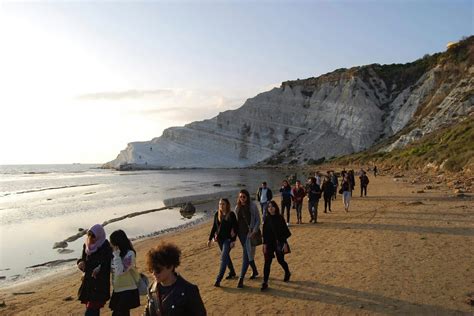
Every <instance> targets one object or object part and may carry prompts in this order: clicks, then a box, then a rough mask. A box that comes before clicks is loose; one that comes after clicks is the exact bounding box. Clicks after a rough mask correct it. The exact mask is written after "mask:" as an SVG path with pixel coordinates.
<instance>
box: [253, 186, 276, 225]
mask: <svg viewBox="0 0 474 316" xmlns="http://www.w3.org/2000/svg"><path fill="white" fill-rule="evenodd" d="M272 198H273V194H272V190H270V188H269V187H267V183H266V182H265V181H263V182H262V186H261V187H260V188H258V190H257V201H258V202H260V207H261V208H262V216H263V219H265V214H266V213H267V212H266V210H267V204H268V202H269V201H270V200H271V199H272Z"/></svg>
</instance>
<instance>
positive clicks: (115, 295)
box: [109, 229, 140, 316]
mask: <svg viewBox="0 0 474 316" xmlns="http://www.w3.org/2000/svg"><path fill="white" fill-rule="evenodd" d="M110 244H111V245H112V250H113V259H112V264H111V268H112V285H113V292H112V298H111V299H110V303H109V307H110V309H111V310H112V315H113V316H128V315H130V310H131V309H132V308H136V307H138V306H140V295H139V293H138V288H137V282H136V280H137V279H138V278H139V275H138V273H137V272H136V270H135V265H136V263H135V262H136V259H135V258H136V251H135V249H133V245H132V242H131V241H130V240H129V239H128V237H127V235H126V234H125V232H124V231H123V230H121V229H119V230H116V231H114V232H113V233H112V234H110Z"/></svg>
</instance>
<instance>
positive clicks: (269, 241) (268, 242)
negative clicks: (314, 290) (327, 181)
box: [261, 201, 291, 291]
mask: <svg viewBox="0 0 474 316" xmlns="http://www.w3.org/2000/svg"><path fill="white" fill-rule="evenodd" d="M290 236H291V233H290V230H289V229H288V226H287V225H285V219H284V218H283V216H281V215H280V210H279V209H278V204H277V203H276V202H275V201H270V203H269V204H268V214H267V216H266V218H265V221H264V222H263V255H264V258H265V265H264V268H263V283H262V288H261V290H262V291H265V290H266V289H267V288H268V279H269V277H270V269H271V266H272V261H273V258H274V257H275V255H276V258H277V260H278V263H279V264H280V265H281V267H282V268H283V270H284V271H285V277H284V278H283V281H285V282H288V281H290V276H291V273H290V269H289V268H288V263H287V262H286V261H285V253H288V252H289V247H288V243H287V239H288V238H289V237H290Z"/></svg>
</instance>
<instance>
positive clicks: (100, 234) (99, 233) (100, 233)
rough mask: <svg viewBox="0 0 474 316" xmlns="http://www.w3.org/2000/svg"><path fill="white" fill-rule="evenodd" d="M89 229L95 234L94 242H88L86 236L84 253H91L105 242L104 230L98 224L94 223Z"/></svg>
mask: <svg viewBox="0 0 474 316" xmlns="http://www.w3.org/2000/svg"><path fill="white" fill-rule="evenodd" d="M89 231H90V232H92V233H93V234H94V236H95V242H94V243H93V244H92V243H90V240H89V238H88V237H87V236H86V242H85V244H86V254H87V255H91V254H93V253H94V252H96V251H97V249H99V248H100V247H101V246H102V245H103V244H104V242H105V230H104V228H103V227H102V225H100V224H95V225H94V226H92V227H91V228H89Z"/></svg>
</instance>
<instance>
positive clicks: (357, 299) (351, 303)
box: [223, 278, 471, 315]
mask: <svg viewBox="0 0 474 316" xmlns="http://www.w3.org/2000/svg"><path fill="white" fill-rule="evenodd" d="M270 279H271V283H272V284H278V283H279V288H272V287H270V288H269V289H268V290H267V291H266V292H265V293H262V292H260V290H259V289H256V288H246V289H245V290H246V291H252V292H254V291H255V293H256V294H258V295H272V296H277V297H281V298H284V299H288V298H292V299H296V300H306V301H312V302H321V303H324V304H330V305H342V306H345V307H348V308H352V309H354V310H357V311H363V310H365V311H371V312H376V313H382V314H386V315H471V314H470V313H467V312H462V311H458V310H453V309H449V308H445V307H442V306H436V305H427V304H416V303H412V302H409V301H404V300H399V299H394V298H390V297H386V296H383V295H379V294H374V293H369V292H363V291H358V290H353V289H349V288H344V287H338V286H333V285H328V284H323V283H319V282H315V281H298V280H294V281H290V282H289V283H283V282H282V281H280V280H276V279H273V278H270ZM282 287H283V288H284V287H288V288H290V289H291V291H286V290H284V289H282ZM223 290H225V291H227V292H229V291H230V292H236V293H238V292H241V291H242V290H237V289H231V288H224V289H223ZM288 312H290V313H291V308H289V309H288ZM315 313H317V311H316V310H315Z"/></svg>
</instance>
